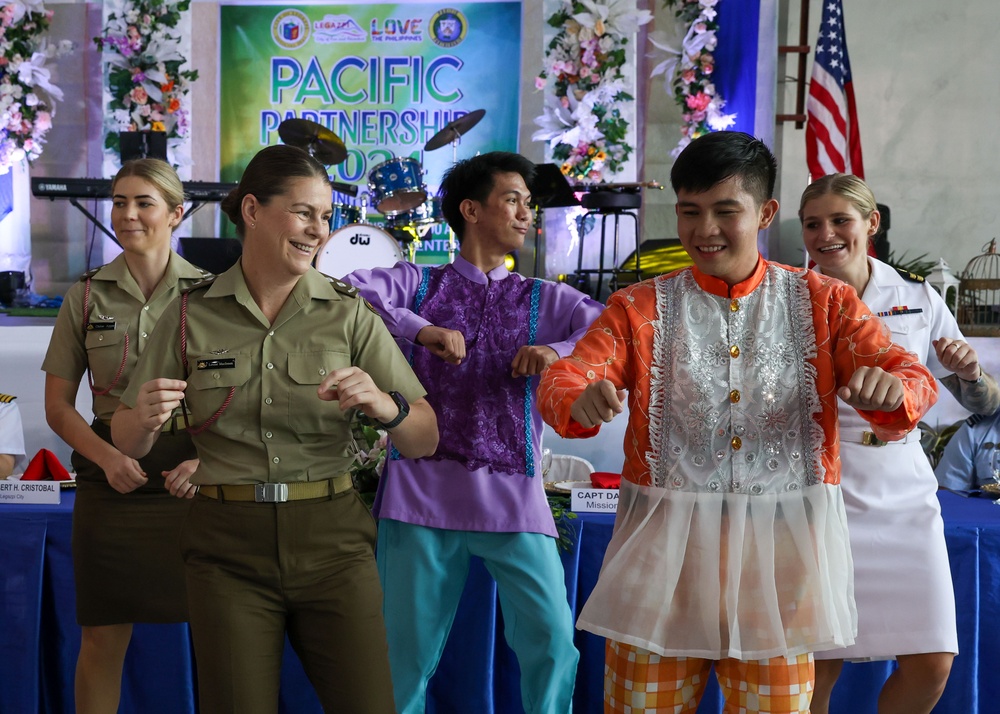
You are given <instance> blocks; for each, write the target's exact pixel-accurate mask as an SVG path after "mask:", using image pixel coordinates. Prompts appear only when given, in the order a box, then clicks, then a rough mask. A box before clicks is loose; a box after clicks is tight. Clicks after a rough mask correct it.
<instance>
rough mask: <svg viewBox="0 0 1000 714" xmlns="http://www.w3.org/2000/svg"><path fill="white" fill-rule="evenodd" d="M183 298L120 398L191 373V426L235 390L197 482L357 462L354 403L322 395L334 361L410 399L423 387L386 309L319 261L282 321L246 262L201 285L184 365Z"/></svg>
mask: <svg viewBox="0 0 1000 714" xmlns="http://www.w3.org/2000/svg"><path fill="white" fill-rule="evenodd" d="M174 307H176V308H177V309H173V308H171V309H170V310H168V311H167V313H166V314H165V315H164V316H163V319H162V320H161V324H160V327H159V329H157V331H156V334H155V335H154V337H153V340H152V342H151V343H150V348H149V350H147V353H146V354H145V355H144V357H143V359H142V360H141V361H140V363H139V365H138V367H137V368H136V373H135V375H134V376H133V386H132V387H131V388H130V389H129V390H128V391H127V392H126V393H125V395H124V396H123V397H122V401H123V402H124V403H125V404H127V405H128V406H130V407H134V406H135V399H136V396H137V394H138V390H139V388H140V387H141V386H142V384H143V383H144V382H146V381H148V380H150V379H155V378H157V377H167V378H173V379H184V380H186V381H187V383H188V384H187V390H186V398H185V401H186V404H187V408H188V411H189V412H190V417H189V418H190V421H191V426H201V425H203V424H204V423H205V422H206V421H208V420H209V419H211V418H212V417H213V415H215V414H216V413H217V412H218V411H219V410H220V408H222V407H223V405H224V404H225V403H226V401H227V399H228V400H229V403H228V406H225V408H224V409H223V411H222V412H221V414H219V415H218V417H217V418H216V420H215V421H214V422H213V423H212V424H211V425H210V426H209V427H208V428H207V429H206V430H205V431H203V432H201V433H200V434H197V435H195V436H194V442H195V445H196V447H197V449H198V456H199V458H200V459H201V466H200V467H199V469H198V471H197V473H196V474H195V476H194V478H193V480H194V481H195V482H197V483H198V484H239V483H260V482H271V483H278V482H294V481H319V480H323V479H327V478H331V477H333V476H335V475H337V474H339V473H343V472H345V471H347V470H348V468H349V467H350V465H351V462H352V455H351V451H350V443H351V430H350V416H351V415H350V414H344V413H343V412H342V411H341V410H340V404H339V402H337V401H331V402H327V401H323V400H321V399H319V397H318V396H317V389H318V387H319V384H320V382H322V381H323V379H324V378H325V377H326V375H327V374H329V373H330V372H331V371H333V370H335V369H340V368H342V367H348V366H351V365H356V366H357V367H359V368H360V369H362V370H364V371H365V372H367V373H368V374H370V375H371V377H372V379H373V380H374V382H375V384H376V385H377V386H378V387H379V389H381V390H382V391H385V392H388V391H393V390H395V391H398V392H400V393H401V394H402V395H403V396H404V397H405V398H406V399H407V401H410V402H412V401H414V400H416V399H420V398H421V397H423V396H424V394H425V392H424V389H423V388H422V387H421V385H420V382H419V381H418V380H417V378H416V377H415V376H414V374H413V371H412V370H411V369H410V366H409V364H407V361H406V358H405V357H404V356H403V354H402V353H401V352H400V351H399V348H398V347H397V346H396V343H395V342H394V341H393V339H392V336H391V335H390V334H389V332H388V330H387V329H386V328H385V325H384V324H383V323H382V319H381V318H380V317H379V316H378V315H377V314H376V313H375V312H374V310H372V309H371V307H370V306H368V305H367V304H366V303H365V301H364V300H363V299H361V298H360V297H356V291H354V289H353V288H350V287H349V286H346V285H344V284H343V283H341V282H340V281H334V280H333V279H332V278H328V277H326V276H324V275H322V274H320V273H319V272H317V271H315V270H310V271H309V272H308V273H306V274H305V275H303V276H302V277H301V278H300V279H299V281H298V283H297V284H296V286H295V288H294V289H293V290H292V292H291V294H290V295H289V297H288V300H287V301H286V302H285V305H284V307H283V308H282V309H281V312H280V313H279V314H278V316H277V318H276V319H275V320H274V324H268V320H267V318H266V317H264V314H263V313H262V312H261V310H260V308H259V307H258V306H257V304H256V303H255V302H254V300H253V298H252V297H251V295H250V291H249V289H248V287H247V284H246V281H245V279H244V276H243V269H242V262H239V263H237V264H236V265H235V266H233V268H231V269H230V270H228V271H226V272H225V273H223V274H222V275H220V276H219V277H218V278H217V279H215V280H214V282H212V284H211V285H208V286H207V287H197V288H195V289H193V290H192V291H191V292H190V294H189V302H188V307H187V317H186V330H185V332H186V335H187V368H186V369H185V368H184V365H183V360H182V356H181V349H180V308H179V303H178V304H175V306H174ZM230 393H232V397H231V398H230Z"/></svg>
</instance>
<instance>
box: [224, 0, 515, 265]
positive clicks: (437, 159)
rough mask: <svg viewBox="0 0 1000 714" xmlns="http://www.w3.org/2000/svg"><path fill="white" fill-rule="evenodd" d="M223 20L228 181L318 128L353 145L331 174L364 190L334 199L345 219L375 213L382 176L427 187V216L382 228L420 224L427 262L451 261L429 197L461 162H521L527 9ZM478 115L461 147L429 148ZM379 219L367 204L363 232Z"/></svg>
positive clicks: (295, 11) (375, 7)
mask: <svg viewBox="0 0 1000 714" xmlns="http://www.w3.org/2000/svg"><path fill="white" fill-rule="evenodd" d="M220 12H221V18H220V20H221V22H220V26H221V44H220V62H219V67H220V79H219V81H220V97H221V102H220V108H219V116H220V127H219V129H220V134H219V146H220V166H221V177H220V178H221V180H222V181H238V180H239V178H240V174H241V172H242V170H243V167H244V166H246V164H247V162H248V161H249V160H250V158H251V157H252V156H253V155H254V154H255V153H256V152H257V151H259V150H260V149H261V148H262V147H264V146H268V145H271V144H277V143H280V138H279V135H278V127H279V126H280V125H281V123H282V122H283V121H285V120H287V119H307V120H309V121H312V122H315V123H317V124H320V125H322V126H323V127H326V128H327V129H330V130H331V131H333V132H334V133H335V134H336V135H337V137H339V138H340V139H341V140H342V141H343V142H344V145H345V148H346V150H347V158H346V159H345V160H344V161H342V162H340V163H338V164H336V165H332V166H329V167H328V170H329V172H330V177H331V178H332V179H333V180H334V181H337V182H341V183H345V184H350V185H353V186H357V187H358V188H359V189H360V191H359V194H358V198H352V197H350V196H349V195H348V194H344V195H343V196H342V197H337V199H336V200H338V201H339V200H341V199H342V200H343V204H344V206H345V209H346V210H344V211H343V212H342V213H343V214H344V215H346V216H348V220H353V221H354V222H359V221H358V215H359V213H360V214H362V215H363V213H364V212H363V211H359V210H356V208H358V205H359V204H361V203H362V202H370V203H375V202H377V201H373V200H372V199H373V196H372V195H371V194H372V192H371V191H369V189H368V184H369V182H370V181H371V180H372V177H373V172H374V171H376V169H378V168H379V167H380V166H382V167H387V168H389V169H393V167H397V168H399V169H401V172H399V171H392V172H391V173H392V174H393V175H396V174H398V173H402V174H403V176H404V178H407V177H408V178H410V179H411V180H412V179H413V177H414V176H415V175H416V176H418V177H420V178H418V180H422V181H423V183H424V184H426V186H427V195H428V199H427V201H426V202H425V204H423V205H420V206H418V207H416V208H414V209H412V211H406V212H405V214H404V215H401V216H392V217H389V221H388V222H389V224H390V225H389V226H382V228H385V229H386V230H390V229H391V228H392V227H393V226H395V227H404V226H406V224H407V223H408V221H409V219H410V218H411V217H412V218H413V224H414V225H418V226H419V232H425V234H424V236H423V240H421V241H420V242H419V243H418V250H417V254H416V259H417V262H442V260H441V258H442V256H446V255H447V243H448V230H447V227H446V226H445V225H444V223H443V222H440V223H438V222H434V223H431V220H436V219H437V217H438V216H439V215H440V207H439V206H435V205H434V202H433V201H432V200H431V196H432V195H433V194H435V193H436V192H437V188H438V185H439V184H440V181H441V176H442V174H443V173H444V171H445V170H446V169H447V168H448V167H449V166H451V164H452V163H453V162H454V160H456V159H464V158H469V157H471V156H474V155H475V154H477V153H485V152H487V151H495V150H504V151H516V150H517V135H518V118H519V115H520V57H521V3H520V2H519V1H518V2H488V1H484V2H459V3H449V4H447V5H443V4H433V3H377V4H356V5H329V4H324V5H309V4H303V5H293V6H286V5H240V4H224V5H222V7H221V10H220ZM262 78H263V79H262ZM477 110H485V114H484V115H483V117H482V119H480V120H479V121H478V122H477V123H475V125H474V126H472V127H470V128H469V129H468V130H467V133H466V134H465V135H464V136H461V138H460V139H459V140H458V141H457V142H454V141H453V142H449V143H447V144H445V145H444V146H441V147H439V148H436V149H434V150H432V151H425V150H424V145H425V144H426V143H427V142H428V141H430V140H431V139H432V138H433V137H434V136H435V135H436V134H438V133H439V132H440V131H441V130H442V129H443V128H444V127H445V126H446V125H448V124H449V123H450V122H453V121H455V120H457V119H459V118H460V117H462V116H464V115H466V114H470V113H472V112H475V111H477ZM387 173H389V172H387ZM380 175H381V174H378V175H377V176H380ZM387 180H388V179H387ZM400 180H403V179H400ZM389 181H390V183H389V184H388V185H386V184H385V183H378V179H377V178H376V183H377V184H378V187H377V188H376V189H375V196H374V199H378V198H380V197H382V196H384V195H385V194H387V193H391V192H393V191H394V190H395V189H402V186H393V185H392V184H391V180H389ZM339 213H340V212H338V215H339ZM411 213H412V216H411V215H409V214H411ZM382 221H383V217H382V216H380V215H378V213H377V212H376V211H375V210H374V206H372V205H369V206H368V209H367V217H366V218H364V219H363V222H372V223H379V224H381V223H382ZM428 224H430V227H429V228H428ZM341 228H342V229H343V228H346V226H343V227H341ZM334 229H335V230H334V237H337V229H338V226H337V225H336V224H335V225H334ZM375 231H378V232H381V229H380V228H376V229H375ZM366 232H367V233H372V232H373V231H366ZM390 232H393V233H394V235H396V236H397V237H398V236H399V235H401V234H400V233H399V232H398V231H391V230H390ZM410 232H411V233H414V231H412V230H411V231H410ZM386 237H387V236H386ZM359 260H362V261H363V260H364V259H363V258H362V259H359ZM345 267H346V268H347V269H348V270H352V269H355V268H358V267H376V266H369V265H346V266H345ZM345 272H346V270H345Z"/></svg>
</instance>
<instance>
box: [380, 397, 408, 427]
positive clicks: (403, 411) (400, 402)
mask: <svg viewBox="0 0 1000 714" xmlns="http://www.w3.org/2000/svg"><path fill="white" fill-rule="evenodd" d="M389 396H390V397H392V401H394V402H396V406H397V407H399V414H397V415H396V418H395V419H393V420H392V421H380V422H379V424H381V425H382V428H384V429H392V428H394V427H397V426H399V425H400V424H401V423H402V422H403V419H405V418H406V417H407V416H408V415H409V413H410V405H409V404H408V403H407V401H406V398H405V397H404V396H403V395H402V394H400V393H399V392H389Z"/></svg>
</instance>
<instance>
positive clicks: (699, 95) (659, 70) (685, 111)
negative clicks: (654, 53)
mask: <svg viewBox="0 0 1000 714" xmlns="http://www.w3.org/2000/svg"><path fill="white" fill-rule="evenodd" d="M719 2H720V0H664V7H672V8H674V15H675V16H676V18H677V28H676V29H677V32H676V33H675V36H674V37H668V36H667V35H666V34H665V33H663V32H654V33H653V34H652V35H651V36H650V38H649V41H650V43H651V44H652V45H653V46H654V47H656V48H657V49H658V50H660V51H661V52H662V53H665V54H666V55H667V56H666V58H665V59H663V60H662V61H660V62H659V63H658V64H657V65H656V66H655V67H654V68H653V71H652V73H651V75H650V76H652V77H656V76H659V75H663V77H664V82H663V85H664V88H665V89H666V90H667V93H668V94H672V95H673V97H674V100H675V101H676V102H677V103H678V104H679V105H680V106H681V111H682V118H683V120H684V123H683V125H682V126H681V134H682V137H681V140H680V141H679V142H678V144H677V146H676V147H675V148H674V149H673V151H671V152H670V153H671V155H672V156H673V157H675V158H676V157H677V155H678V154H679V153H680V152H681V151H683V149H684V147H685V146H687V145H688V144H690V143H691V141H692V140H693V139H697V138H698V137H699V136H701V135H702V134H707V133H709V132H711V131H722V130H723V129H728V128H729V127H731V126H732V125H733V124H734V123H735V122H736V115H735V114H726V113H724V112H723V111H722V110H723V108H724V107H725V106H726V102H725V100H724V99H723V98H722V97H721V96H720V95H719V93H718V91H717V90H716V88H715V85H714V84H713V83H712V79H711V78H712V73H713V72H714V71H715V57H714V56H713V55H712V52H713V51H714V50H715V49H716V47H717V46H718V37H717V36H716V32H717V31H718V29H719V23H718V22H717V20H716V18H717V15H718V13H717V12H716V10H715V7H716V6H717V5H718V4H719Z"/></svg>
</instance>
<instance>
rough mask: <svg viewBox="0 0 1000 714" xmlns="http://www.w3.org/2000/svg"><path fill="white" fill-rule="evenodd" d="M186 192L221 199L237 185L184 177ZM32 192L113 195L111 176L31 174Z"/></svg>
mask: <svg viewBox="0 0 1000 714" xmlns="http://www.w3.org/2000/svg"><path fill="white" fill-rule="evenodd" d="M183 186H184V195H185V196H186V197H187V199H188V200H189V201H195V202H198V203H206V202H218V201H221V200H222V199H224V198H225V197H226V196H228V195H229V192H230V191H232V190H233V189H234V188H236V184H235V183H213V182H210V181H184V182H183ZM31 194H32V195H33V196H35V198H48V199H52V200H55V199H57V198H83V199H101V198H111V179H97V178H55V177H48V176H43V177H32V179H31Z"/></svg>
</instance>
